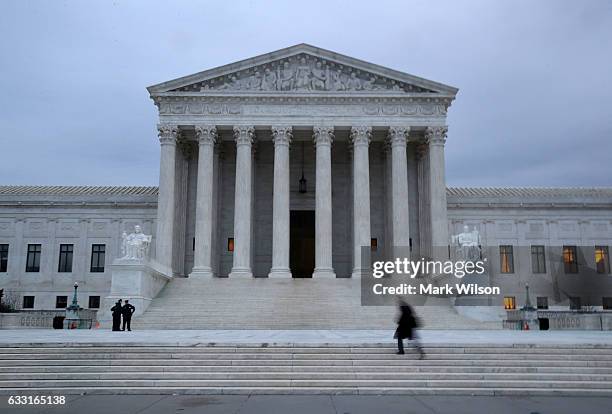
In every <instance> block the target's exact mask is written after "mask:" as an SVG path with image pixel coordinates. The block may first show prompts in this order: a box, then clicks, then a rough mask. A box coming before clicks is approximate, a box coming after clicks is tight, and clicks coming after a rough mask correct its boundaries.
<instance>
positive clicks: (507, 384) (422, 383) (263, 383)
mask: <svg viewBox="0 0 612 414" xmlns="http://www.w3.org/2000/svg"><path fill="white" fill-rule="evenodd" d="M109 386H110V387H113V386H115V387H116V386H122V387H216V388H222V387H326V388H332V387H338V388H343V387H360V386H368V387H381V388H383V387H384V388H387V387H389V388H394V387H411V388H414V387H446V388H453V387H454V388H485V389H486V388H529V389H550V388H571V389H600V390H607V391H609V392H610V393H612V382H609V381H558V380H554V381H542V380H509V379H501V380H450V379H444V380H432V379H428V380H397V379H393V380H377V379H365V380H357V379H355V380H334V379H331V380H326V379H320V378H319V379H316V380H298V379H287V380H272V379H256V380H251V379H250V380H220V379H215V380H192V379H181V380H161V379H160V380H133V379H122V380H98V379H95V380H79V379H71V380H51V381H45V380H32V381H20V380H10V381H0V388H46V387H66V388H72V387H109Z"/></svg>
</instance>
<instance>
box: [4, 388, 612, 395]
mask: <svg viewBox="0 0 612 414" xmlns="http://www.w3.org/2000/svg"><path fill="white" fill-rule="evenodd" d="M41 393H44V394H47V395H49V394H50V395H66V394H93V395H95V394H98V395H105V394H113V395H122V394H154V395H171V394H185V395H193V394H227V395H246V394H248V395H253V394H260V395H279V394H303V395H306V394H328V395H329V394H338V395H466V396H494V395H500V396H526V395H527V396H564V395H568V396H569V395H571V396H578V397H608V396H611V395H612V392H610V390H602V389H573V388H546V389H532V388H487V389H485V388H478V387H475V388H458V387H427V388H424V387H368V386H360V387H223V388H219V387H188V388H184V387H95V388H91V387H72V388H64V387H39V388H19V387H13V388H5V389H0V394H3V395H10V394H19V395H41Z"/></svg>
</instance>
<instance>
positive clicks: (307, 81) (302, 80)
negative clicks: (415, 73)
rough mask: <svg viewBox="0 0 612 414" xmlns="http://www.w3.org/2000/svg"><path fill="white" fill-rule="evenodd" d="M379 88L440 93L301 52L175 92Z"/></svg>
mask: <svg viewBox="0 0 612 414" xmlns="http://www.w3.org/2000/svg"><path fill="white" fill-rule="evenodd" d="M208 91H210V92H255V93H257V92H262V93H263V92H267V93H282V92H287V93H300V92H345V93H351V92H377V93H380V92H382V93H387V92H392V93H410V94H414V93H436V91H433V90H429V89H426V88H423V87H420V86H417V85H414V84H411V83H409V82H404V81H401V80H397V79H392V78H390V77H386V76H382V75H379V74H375V73H372V72H369V71H366V70H363V69H360V68H356V67H354V66H351V65H346V64H341V63H338V62H334V61H331V60H328V59H325V58H322V57H319V56H313V55H310V54H307V53H300V54H297V55H294V56H290V57H287V58H283V59H278V60H275V61H271V62H266V63H262V64H259V65H254V66H251V67H248V68H245V69H242V70H238V71H234V72H230V73H226V74H223V75H220V76H216V77H211V78H209V79H205V80H201V81H197V82H194V83H191V84H188V85H185V86H181V87H178V88H175V89H172V90H171V92H208Z"/></svg>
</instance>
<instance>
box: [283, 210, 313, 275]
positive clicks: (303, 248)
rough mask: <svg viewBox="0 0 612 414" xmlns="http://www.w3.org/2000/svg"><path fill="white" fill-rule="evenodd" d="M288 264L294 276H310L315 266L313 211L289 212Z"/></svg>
mask: <svg viewBox="0 0 612 414" xmlns="http://www.w3.org/2000/svg"><path fill="white" fill-rule="evenodd" d="M290 227H291V229H290V233H289V243H290V244H289V246H290V251H289V266H290V268H291V274H292V275H293V277H296V278H305V277H312V273H313V272H314V267H315V212H314V211H312V210H292V211H291V214H290Z"/></svg>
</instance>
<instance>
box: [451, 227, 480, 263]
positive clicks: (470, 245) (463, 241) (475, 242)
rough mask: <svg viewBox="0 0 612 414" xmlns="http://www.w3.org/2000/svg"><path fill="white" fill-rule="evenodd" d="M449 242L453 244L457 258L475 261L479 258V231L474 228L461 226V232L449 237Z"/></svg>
mask: <svg viewBox="0 0 612 414" xmlns="http://www.w3.org/2000/svg"><path fill="white" fill-rule="evenodd" d="M451 244H453V245H454V246H455V253H456V256H457V259H459V260H466V261H470V262H475V261H478V260H480V258H481V250H480V249H481V247H480V233H478V230H476V228H474V230H472V231H470V228H469V226H463V233H459V234H457V235H454V236H452V237H451Z"/></svg>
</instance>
